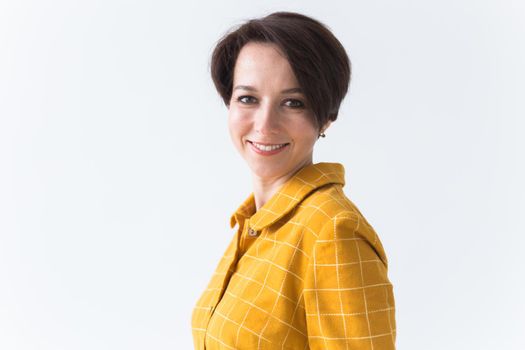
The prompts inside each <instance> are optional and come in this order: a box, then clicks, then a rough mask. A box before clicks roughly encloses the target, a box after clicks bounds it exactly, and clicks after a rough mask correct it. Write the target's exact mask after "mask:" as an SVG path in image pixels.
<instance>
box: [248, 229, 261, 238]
mask: <svg viewBox="0 0 525 350" xmlns="http://www.w3.org/2000/svg"><path fill="white" fill-rule="evenodd" d="M258 235H259V232H257V231H255V230H254V229H253V228H251V227H249V228H248V236H250V237H257V236H258Z"/></svg>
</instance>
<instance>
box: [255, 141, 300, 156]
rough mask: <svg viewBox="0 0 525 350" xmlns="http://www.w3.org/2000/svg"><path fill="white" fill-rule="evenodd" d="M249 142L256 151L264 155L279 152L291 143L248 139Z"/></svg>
mask: <svg viewBox="0 0 525 350" xmlns="http://www.w3.org/2000/svg"><path fill="white" fill-rule="evenodd" d="M248 143H249V144H250V145H251V148H252V149H253V150H254V151H255V152H256V153H258V154H262V155H273V154H277V153H279V152H281V151H282V150H283V149H285V148H286V147H287V146H288V145H290V144H289V143H259V142H254V141H248Z"/></svg>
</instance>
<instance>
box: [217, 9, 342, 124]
mask: <svg viewBox="0 0 525 350" xmlns="http://www.w3.org/2000/svg"><path fill="white" fill-rule="evenodd" d="M248 42H266V43H273V44H275V45H277V47H279V49H280V50H281V51H282V52H283V53H284V55H285V56H286V58H287V59H288V62H289V63H290V66H291V67H292V70H293V72H294V74H295V76H296V78H297V81H298V82H299V85H300V87H301V88H302V89H303V91H304V94H305V97H306V99H307V101H308V103H309V104H310V106H311V108H312V110H313V112H314V115H315V121H314V122H315V123H316V124H317V127H318V128H321V127H322V126H323V125H325V123H326V122H327V121H328V120H331V121H334V120H336V119H337V114H338V112H339V106H340V105H341V102H342V100H343V98H344V97H345V95H346V93H347V91H348V85H349V83H350V73H351V64H350V59H349V58H348V55H347V54H346V51H345V49H344V47H343V45H342V44H341V43H340V42H339V40H337V38H336V37H335V36H334V35H333V34H332V32H331V31H330V30H329V29H328V28H327V27H326V26H325V25H324V24H322V23H321V22H319V21H317V20H315V19H313V18H311V17H307V16H305V15H302V14H299V13H294V12H275V13H272V14H270V15H268V16H265V17H262V18H256V19H252V20H249V21H247V22H246V23H244V24H242V25H241V26H239V27H238V28H236V29H235V30H230V31H229V32H228V33H226V34H225V35H224V36H223V37H222V38H221V39H220V40H219V42H218V43H217V45H216V46H215V49H214V50H213V54H212V59H211V76H212V79H213V83H214V84H215V87H216V89H217V91H218V92H219V94H220V96H221V97H222V99H223V101H224V103H225V104H226V106H229V104H230V99H231V95H232V84H233V72H234V67H235V62H236V60H237V56H238V55H239V52H240V51H241V49H242V47H243V46H244V45H246V44H247V43H248Z"/></svg>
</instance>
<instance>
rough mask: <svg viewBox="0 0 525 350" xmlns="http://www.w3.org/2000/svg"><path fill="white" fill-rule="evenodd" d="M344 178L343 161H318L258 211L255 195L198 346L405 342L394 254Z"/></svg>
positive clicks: (210, 301)
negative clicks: (400, 334)
mask: <svg viewBox="0 0 525 350" xmlns="http://www.w3.org/2000/svg"><path fill="white" fill-rule="evenodd" d="M343 185H344V168H343V166H342V165H341V164H338V163H318V164H313V165H310V166H307V167H305V168H303V169H301V170H300V171H299V172H298V173H297V174H295V175H294V176H293V177H292V178H291V179H290V180H289V181H288V182H287V183H286V184H285V185H284V186H283V187H282V188H281V189H280V190H279V191H278V192H277V193H276V194H275V195H274V196H273V197H272V198H271V199H270V200H269V201H268V202H267V203H266V204H265V205H264V206H263V207H262V208H260V209H259V210H258V211H257V212H255V202H254V197H253V193H252V194H251V195H250V196H249V197H248V198H247V199H246V200H245V202H244V203H243V204H242V205H241V206H240V207H239V208H238V209H237V211H236V212H235V213H234V214H233V215H232V217H231V220H230V224H231V226H232V228H233V227H234V225H235V224H238V225H239V228H238V230H237V232H236V235H235V237H234V238H233V240H232V242H231V243H230V245H229V247H228V248H227V250H226V252H225V254H224V256H223V258H222V259H221V261H220V262H219V265H218V267H217V270H216V273H215V274H214V275H213V277H212V280H211V281H210V283H209V285H208V288H207V289H206V290H205V291H204V293H203V295H202V296H201V298H200V299H199V301H198V302H197V305H196V307H195V308H194V311H193V315H192V331H193V336H194V342H195V348H196V349H199V350H201V349H205V348H206V349H277V348H280V349H308V348H310V349H371V350H379V349H381V350H382V349H395V337H396V325H395V304H394V295H393V287H392V284H391V283H390V281H389V280H388V278H387V259H386V255H385V252H384V250H383V247H382V245H381V242H380V240H379V238H378V237H377V235H376V233H375V231H374V230H373V228H372V227H371V226H370V225H369V224H368V222H367V221H366V219H365V218H364V217H363V216H362V214H361V213H360V212H359V210H358V209H357V207H355V205H354V204H353V203H352V202H351V201H350V200H349V199H348V198H347V197H346V196H345V195H344V193H343V191H342V186H343ZM248 228H252V229H254V230H256V231H258V232H259V235H258V237H249V236H248V235H247V231H248Z"/></svg>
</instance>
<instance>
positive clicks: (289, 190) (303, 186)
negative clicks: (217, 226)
mask: <svg viewBox="0 0 525 350" xmlns="http://www.w3.org/2000/svg"><path fill="white" fill-rule="evenodd" d="M344 175H345V169H344V167H343V165H342V164H339V163H317V164H310V165H307V166H305V167H304V168H302V169H300V170H299V171H298V172H297V173H295V174H294V175H293V176H292V177H291V178H290V179H288V181H286V182H285V183H284V184H283V185H282V186H281V188H280V189H279V190H278V191H277V193H275V194H274V195H273V196H272V198H270V200H269V201H268V202H266V203H265V204H264V205H263V206H262V207H261V208H259V210H258V211H257V212H256V211H255V197H254V194H253V192H252V193H250V195H249V196H248V198H247V199H246V200H245V201H244V202H243V203H242V204H241V206H240V207H239V208H238V209H237V210H236V211H235V212H234V213H233V214H232V216H231V218H230V226H231V228H233V227H235V224H236V223H237V224H239V225H240V223H241V222H244V220H245V219H247V218H250V227H251V228H252V229H254V230H256V231H260V230H262V229H263V228H265V227H267V226H270V225H271V224H273V223H275V222H276V221H277V220H279V219H280V218H282V217H283V216H285V215H286V214H288V213H289V212H290V211H292V209H294V208H295V207H296V206H297V205H298V204H299V203H300V202H301V201H302V200H303V199H304V198H305V197H306V196H307V195H308V194H309V193H311V192H312V191H314V190H315V189H317V188H319V187H321V186H324V185H327V184H333V183H334V184H340V185H342V186H344V185H345V180H344Z"/></svg>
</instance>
